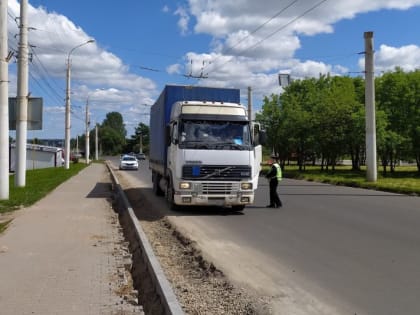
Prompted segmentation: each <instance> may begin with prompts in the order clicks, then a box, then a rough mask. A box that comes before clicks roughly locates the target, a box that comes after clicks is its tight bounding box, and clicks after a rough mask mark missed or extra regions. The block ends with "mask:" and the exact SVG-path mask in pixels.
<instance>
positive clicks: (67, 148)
mask: <svg viewBox="0 0 420 315" xmlns="http://www.w3.org/2000/svg"><path fill="white" fill-rule="evenodd" d="M93 42H95V41H94V40H93V39H89V40H88V41H86V42H84V43H82V44H80V45H77V46H75V47H73V48H72V49H71V50H70V51H69V53H68V55H67V74H66V82H67V85H66V117H65V135H64V137H65V139H64V167H65V168H66V169H69V168H70V68H71V65H70V56H71V54H72V53H73V51H75V50H76V49H77V48H79V47H81V46H84V45H86V44H89V43H93Z"/></svg>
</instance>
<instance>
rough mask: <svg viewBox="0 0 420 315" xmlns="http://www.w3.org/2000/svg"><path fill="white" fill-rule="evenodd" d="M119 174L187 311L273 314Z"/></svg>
mask: <svg viewBox="0 0 420 315" xmlns="http://www.w3.org/2000/svg"><path fill="white" fill-rule="evenodd" d="M117 176H118V177H119V181H120V184H121V186H122V188H123V189H124V191H125V193H126V195H127V198H128V199H129V201H130V204H131V206H132V207H133V210H134V211H135V213H136V215H137V217H138V218H139V220H140V222H141V225H142V228H143V230H144V232H145V233H146V235H147V237H148V239H149V242H150V244H151V246H152V247H153V251H154V253H155V255H156V257H157V259H158V260H159V262H160V264H161V267H162V269H163V270H164V272H165V275H166V277H167V279H168V281H169V282H170V283H171V285H172V288H173V290H174V293H175V294H176V296H177V298H178V301H179V303H180V304H181V306H182V308H183V310H184V312H185V313H186V314H194V315H202V314H203V315H204V314H229V315H236V314H241V315H247V314H248V315H251V314H271V311H270V310H269V309H268V306H267V303H265V301H263V300H261V299H259V298H257V297H255V296H254V295H252V294H250V293H249V292H247V291H246V290H245V289H243V288H238V287H235V286H234V285H232V284H231V283H230V282H229V281H228V279H227V277H225V275H224V274H223V273H222V272H221V271H220V270H219V269H218V268H217V266H214V265H213V264H212V263H210V262H207V261H205V260H204V259H203V255H202V254H201V252H200V250H199V249H197V248H196V246H195V244H194V242H193V241H191V240H189V239H188V238H187V237H185V236H183V235H182V234H181V233H179V232H178V231H177V230H176V227H174V226H172V225H171V223H170V222H169V220H167V219H166V218H165V217H162V215H161V214H160V213H159V211H158V209H153V206H152V205H150V204H147V202H146V201H145V199H144V198H142V197H141V196H139V191H138V190H137V189H133V188H135V187H133V186H132V185H130V183H129V182H128V181H127V179H125V178H124V177H123V176H121V175H117Z"/></svg>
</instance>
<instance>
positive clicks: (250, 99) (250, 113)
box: [248, 86, 252, 121]
mask: <svg viewBox="0 0 420 315" xmlns="http://www.w3.org/2000/svg"><path fill="white" fill-rule="evenodd" d="M248 120H249V121H252V88H251V87H250V86H248Z"/></svg>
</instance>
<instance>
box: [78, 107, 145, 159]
mask: <svg viewBox="0 0 420 315" xmlns="http://www.w3.org/2000/svg"><path fill="white" fill-rule="evenodd" d="M79 139H80V140H79V142H80V144H79V146H80V147H81V148H84V147H85V143H86V137H85V135H82V136H80V137H79ZM98 139H99V144H98V151H99V152H100V154H101V155H105V156H106V155H111V156H112V155H119V154H123V153H129V152H136V153H137V152H140V146H142V152H143V153H147V152H148V150H149V126H147V125H145V124H143V123H139V124H138V126H137V127H136V128H135V130H134V134H133V135H131V136H130V138H127V130H126V128H125V124H124V120H123V117H122V115H121V114H120V113H119V112H110V113H108V114H107V115H106V117H105V119H104V120H103V122H102V123H101V124H98ZM75 142H76V140H75V139H72V143H73V144H72V147H75ZM89 142H90V144H89V145H90V148H91V149H90V153H91V154H92V155H94V154H95V129H92V130H90V134H89Z"/></svg>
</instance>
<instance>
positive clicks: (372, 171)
mask: <svg viewBox="0 0 420 315" xmlns="http://www.w3.org/2000/svg"><path fill="white" fill-rule="evenodd" d="M364 38H365V109H366V179H367V180H368V181H370V182H376V179H377V166H376V119H375V76H374V62H373V32H365V33H364Z"/></svg>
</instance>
